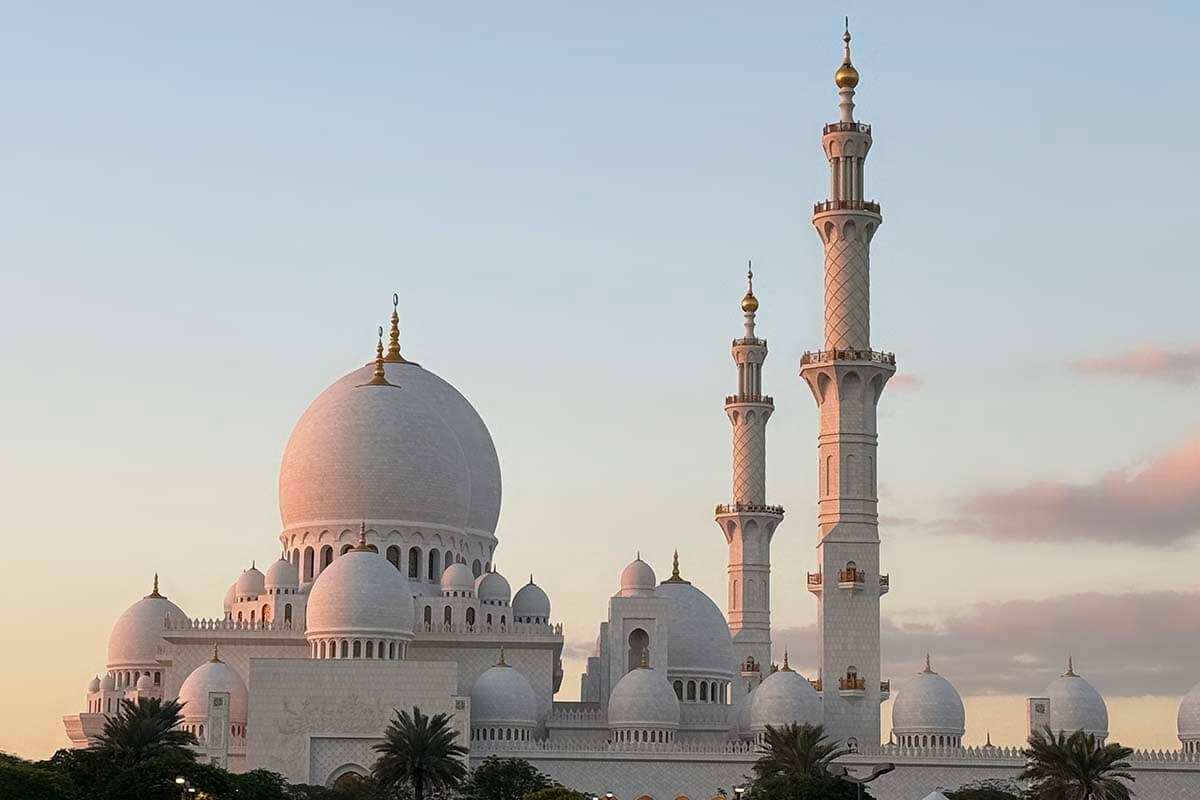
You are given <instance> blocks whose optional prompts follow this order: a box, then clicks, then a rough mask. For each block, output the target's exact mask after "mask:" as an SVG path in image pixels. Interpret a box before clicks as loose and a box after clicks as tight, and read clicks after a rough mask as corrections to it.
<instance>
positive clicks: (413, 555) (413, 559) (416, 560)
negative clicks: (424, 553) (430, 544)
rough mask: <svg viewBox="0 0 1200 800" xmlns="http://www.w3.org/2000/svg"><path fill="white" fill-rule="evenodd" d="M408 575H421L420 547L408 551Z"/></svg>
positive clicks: (416, 576)
mask: <svg viewBox="0 0 1200 800" xmlns="http://www.w3.org/2000/svg"><path fill="white" fill-rule="evenodd" d="M408 577H410V578H420V577H421V548H419V547H414V548H412V549H411V550H409V551H408Z"/></svg>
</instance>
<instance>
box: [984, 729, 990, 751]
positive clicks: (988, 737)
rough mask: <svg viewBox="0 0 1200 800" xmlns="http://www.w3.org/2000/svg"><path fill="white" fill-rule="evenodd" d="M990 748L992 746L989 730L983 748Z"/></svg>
mask: <svg viewBox="0 0 1200 800" xmlns="http://www.w3.org/2000/svg"><path fill="white" fill-rule="evenodd" d="M991 746H992V732H991V731H990V730H989V731H988V732H987V744H985V745H984V747H991Z"/></svg>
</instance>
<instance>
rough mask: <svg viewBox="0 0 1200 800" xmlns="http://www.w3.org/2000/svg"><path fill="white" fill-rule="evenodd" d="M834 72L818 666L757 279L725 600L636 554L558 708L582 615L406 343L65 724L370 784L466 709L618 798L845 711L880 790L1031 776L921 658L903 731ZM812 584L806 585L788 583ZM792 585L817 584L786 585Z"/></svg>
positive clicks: (735, 779)
mask: <svg viewBox="0 0 1200 800" xmlns="http://www.w3.org/2000/svg"><path fill="white" fill-rule="evenodd" d="M843 39H844V41H845V49H844V58H843V61H842V64H841V66H840V67H839V68H838V69H837V71H836V73H835V82H836V85H837V88H838V93H839V97H840V103H839V109H840V117H839V119H838V120H837V121H835V122H831V123H829V124H827V125H825V127H824V130H823V132H822V136H821V146H822V148H823V150H824V152H825V155H826V157H827V159H828V162H829V170H830V185H829V197H828V199H826V200H823V201H821V202H819V203H817V204H816V205H815V207H814V209H813V217H812V222H813V226H814V227H815V229H816V231H817V234H818V235H819V236H820V238H821V241H822V242H823V244H824V248H825V298H824V305H825V316H824V323H825V324H824V328H825V331H824V334H825V338H824V345H823V347H822V348H821V349H820V350H816V351H811V352H808V353H805V355H804V356H803V358H802V359H801V363H800V376H801V378H802V379H803V380H804V381H805V383H806V384H807V385H808V387H809V389H810V390H811V392H812V395H813V398H814V401H815V402H816V404H817V407H818V409H819V420H820V421H819V431H818V438H817V442H818V444H817V458H818V465H819V477H818V483H819V485H818V515H817V547H816V563H815V565H814V566H813V571H809V572H807V575H806V578H805V584H806V585H805V588H806V589H807V590H808V591H809V592H810V593H811V594H812V595H813V596H814V597H815V600H816V604H817V620H818V629H819V641H818V645H817V646H818V652H817V653H816V663H817V664H818V665H819V667H818V670H819V671H818V673H817V674H816V675H811V676H803V675H801V674H800V673H798V672H796V671H795V670H793V669H792V668H791V666H790V664H789V657H788V654H786V653H784V654H783V657H782V663H781V665H780V666H778V667H777V666H776V665H775V664H774V663H773V656H774V653H773V651H772V644H771V625H770V602H771V596H772V591H771V540H772V537H773V536H774V534H775V531H776V530H777V528H778V527H779V525H780V524H782V522H783V519H784V510H783V509H782V508H780V507H779V506H776V505H772V504H771V503H770V502H769V500H768V497H767V492H766V488H767V487H766V426H767V422H768V420H769V419H770V418H771V415H772V413H773V411H774V403H773V400H772V398H771V397H770V395H768V394H765V393H764V390H765V387H764V386H763V381H762V365H763V362H764V360H765V359H766V356H767V342H766V340H765V339H763V338H760V337H759V336H758V332H757V329H756V325H757V314H758V310H759V301H758V299H757V297H756V296H755V294H754V290H753V283H752V279H753V275H752V274H748V275H747V283H748V285H747V290H746V293H745V296H744V297H743V298H742V300H741V312H742V326H743V329H742V330H741V331H740V332H739V333H740V335H739V336H738V337H737V338H735V339H734V340H733V343H732V356H733V361H734V364H735V366H736V375H737V386H736V389H735V390H734V392H733V393H732V394H730V395H729V396H728V397H726V398H725V403H724V407H725V413H726V415H727V417H728V418H729V422H730V425H731V427H732V440H733V444H732V453H733V458H732V492H731V496H730V498H729V502H727V503H723V504H721V505H718V506H717V507H716V510H715V521H716V524H717V526H718V528H719V529H720V532H721V535H723V536H724V537H725V540H726V542H727V543H728V546H729V558H728V585H727V587H726V589H727V598H726V603H725V610H724V612H723V611H722V610H721V608H720V607H719V606H718V605H717V603H716V602H714V600H713V599H712V598H711V597H709V595H708V594H706V593H705V592H704V591H702V590H701V589H700V588H698V587H696V586H694V585H693V584H692V583H690V582H689V581H688V580H687V579H686V577H685V575H686V572H685V566H684V565H683V564H681V562H680V559H679V556H678V554H676V557H675V561H674V563H673V564H672V565H671V568H670V574H669V576H668V577H666V578H665V579H664V580H659V576H658V575H657V574H656V573H655V570H654V569H653V568H652V566H651V565H650V564H648V563H646V562H644V561H642V560H641V558H640V557H639V558H636V559H634V560H633V561H632V562H630V563H629V565H628V566H627V567H625V569H624V570H623V571H622V572H621V574H620V576H618V577H617V580H616V586H617V590H616V591H615V592H614V593H613V595H612V596H611V598H610V599H609V602H608V613H607V618H606V619H604V620H603V621H601V622H600V623H599V630H598V635H597V637H596V644H595V648H594V650H593V651H592V654H591V656H590V657H589V658H588V659H587V666H586V670H585V672H584V673H583V674H582V676H580V679H579V680H580V684H579V685H580V690H579V697H580V699H579V700H578V701H569V702H568V701H558V700H555V695H556V694H557V693H558V692H559V690H560V688H561V687H562V683H563V679H564V674H563V668H562V650H563V629H562V626H561V625H560V624H556V623H555V622H554V618H553V615H552V606H551V600H550V598H549V597H548V596H547V594H546V592H545V591H544V590H543V589H542V588H540V587H539V586H538V585H537V584H536V583H535V582H534V580H533V577H532V576H529V579H528V581H527V582H525V583H524V584H523V585H521V586H519V587H518V588H517V590H516V591H515V592H514V591H513V590H512V584H511V583H510V582H509V580H508V579H507V578H506V577H505V576H504V575H502V574H501V573H500V572H498V571H497V569H496V566H495V553H496V547H497V544H498V540H497V537H496V533H495V532H496V524H497V520H498V518H499V514H500V501H501V476H500V465H499V460H498V458H497V455H496V450H495V447H494V446H493V443H492V439H491V436H490V435H489V433H488V429H487V427H486V426H485V424H484V422H483V420H482V419H481V418H480V417H479V415H478V414H477V413H476V411H475V409H474V408H473V407H472V406H471V404H470V403H469V402H468V401H467V400H466V399H465V398H464V397H463V396H462V395H461V394H460V393H459V392H458V391H457V390H456V389H455V388H454V387H453V386H451V385H450V384H449V383H447V382H446V381H444V380H442V379H441V378H439V377H438V376H437V375H436V374H434V373H433V372H431V371H430V370H428V369H426V368H425V367H423V366H422V365H421V364H418V363H416V362H415V361H412V360H410V359H409V358H407V357H406V356H404V355H402V354H401V349H400V337H399V318H398V313H397V310H396V309H395V306H396V303H397V301H396V299H395V298H393V311H392V316H391V332H390V337H389V341H388V343H387V345H386V348H385V346H384V343H383V331H382V329H380V341H379V344H378V347H377V350H376V356H375V359H374V361H373V362H371V363H368V364H366V365H365V366H362V367H359V368H357V369H354V370H352V371H350V372H349V373H347V374H346V375H344V376H343V377H341V378H340V379H338V380H337V381H335V382H334V383H333V384H332V385H331V386H330V387H329V388H327V389H326V390H325V391H324V392H322V393H321V394H320V395H319V396H318V397H317V398H316V399H315V400H314V401H313V402H312V404H311V405H310V406H309V407H308V409H307V410H306V411H305V412H304V414H303V416H301V418H300V420H299V421H298V422H297V423H296V426H295V428H294V430H293V431H292V434H291V437H290V439H289V441H288V443H287V446H286V449H285V450H284V454H283V463H282V467H281V469H280V475H279V511H280V517H281V520H282V531H281V532H280V534H279V545H280V549H281V555H280V557H279V559H278V560H277V561H275V562H274V563H272V564H269V565H267V567H266V569H265V570H263V571H260V570H259V569H258V568H257V567H256V566H255V565H254V564H251V565H250V567H249V568H248V569H246V570H245V571H244V572H242V574H240V575H238V576H236V580H234V581H233V583H232V584H231V585H230V586H229V588H228V590H227V591H226V592H225V595H224V598H223V602H222V613H221V614H220V615H219V616H216V617H213V618H201V617H196V616H192V615H190V614H188V613H186V612H185V611H184V610H183V609H181V608H180V607H179V606H177V605H176V604H175V603H173V602H171V600H170V599H168V597H167V596H166V594H164V593H163V591H162V590H161V589H160V586H159V581H158V576H155V578H154V583H153V588H152V589H151V591H150V593H149V594H147V595H146V596H145V597H142V598H141V599H139V600H137V601H136V602H134V603H133V605H131V606H130V607H129V608H128V609H126V611H125V612H124V613H123V614H121V616H120V617H119V618H118V619H117V621H116V623H115V624H114V625H113V628H112V633H111V635H110V637H109V642H108V654H107V658H106V660H105V664H104V668H103V670H101V671H100V675H99V676H97V677H95V678H93V679H92V680H91V682H90V683H89V684H88V686H87V692H86V697H85V701H84V710H83V711H82V712H80V713H78V714H72V715H70V716H67V717H65V718H64V720H63V722H64V725H65V728H66V733H67V736H68V738H69V739H70V741H71V744H72V746H75V747H86V746H88V744H89V743H91V742H94V741H95V739H96V737H97V736H98V735H99V734H100V733H101V731H102V729H103V725H104V721H105V719H106V718H107V717H108V716H110V715H112V714H114V713H115V712H116V711H117V709H118V707H119V703H120V701H121V700H122V699H126V698H138V697H161V698H176V697H177V698H179V700H180V701H181V702H183V704H184V706H183V710H184V721H183V725H184V727H185V728H186V729H187V730H189V731H191V732H193V733H194V734H195V735H196V737H197V739H198V741H199V744H198V746H197V755H198V757H199V758H200V759H201V760H202V761H204V762H207V763H212V764H215V765H218V766H222V767H225V768H228V769H230V770H234V771H243V770H249V769H256V768H265V769H270V770H273V771H276V772H279V773H281V774H283V775H284V776H285V777H286V778H287V779H288V780H290V781H292V782H300V783H311V784H322V785H335V784H337V782H338V781H339V779H343V777H344V776H347V775H352V774H359V775H361V774H365V773H367V772H368V771H369V768H370V766H371V764H372V762H373V760H374V758H373V755H372V751H371V746H372V745H373V744H375V743H376V742H378V741H379V740H380V738H381V735H382V732H383V730H384V728H385V727H386V725H387V723H388V721H389V719H390V718H391V717H392V715H393V709H396V708H410V707H412V706H414V705H415V706H419V707H420V708H421V709H422V710H423V711H425V712H426V713H430V714H432V713H437V712H446V713H448V714H452V715H453V724H454V725H455V726H457V729H458V731H459V733H460V735H461V740H462V741H463V742H464V743H465V744H467V745H468V746H469V748H470V761H471V763H472V765H474V764H477V763H479V762H480V761H481V760H482V759H483V758H485V757H486V756H488V755H494V754H500V755H505V756H510V757H517V758H524V759H526V760H528V761H530V762H532V763H533V764H534V765H536V766H537V767H538V768H539V769H541V770H543V771H544V772H546V773H548V774H550V775H551V776H553V777H554V778H556V779H558V780H560V781H562V782H563V783H564V784H566V785H568V786H572V787H575V788H579V789H581V790H585V791H591V792H595V793H597V794H599V793H606V792H611V793H612V794H613V795H615V796H616V797H618V798H621V800H635V798H637V799H638V800H654V799H655V798H658V799H659V800H688V799H689V798H692V799H693V800H696V799H699V798H705V799H706V800H707V798H712V797H714V796H715V795H716V794H717V793H718V789H719V788H724V789H725V790H726V791H732V790H733V789H734V787H735V786H737V785H739V784H741V783H743V782H744V780H745V776H746V775H748V774H749V773H750V771H751V766H752V764H753V762H754V760H755V758H756V757H757V752H756V751H757V747H758V741H759V740H760V738H761V736H762V734H763V731H764V730H765V729H766V727H767V726H768V725H775V726H778V725H782V724H784V723H790V722H809V723H824V725H825V726H826V728H827V729H828V730H829V732H830V733H831V734H832V736H834V737H836V738H837V739H839V740H841V741H842V742H844V743H845V744H846V746H847V747H848V748H849V749H850V751H851V752H850V754H849V755H847V756H844V757H843V759H842V762H843V763H845V764H846V765H847V767H848V768H849V769H850V770H851V771H855V770H859V769H862V770H864V771H865V770H869V769H870V767H871V766H873V765H875V764H879V763H883V762H888V763H892V764H894V765H895V767H896V768H895V770H894V771H892V772H890V773H888V774H887V775H884V776H883V777H882V778H880V779H879V781H877V782H876V783H875V784H872V787H871V788H872V792H873V793H874V794H875V795H876V796H877V797H879V798H883V799H884V800H889V799H890V798H896V800H900V799H901V798H915V797H922V796H924V795H925V794H926V793H927V792H930V791H934V790H936V789H937V788H939V787H945V788H954V787H956V786H958V785H960V784H962V783H966V782H968V781H971V780H978V779H981V778H990V777H1011V776H1013V775H1015V774H1017V773H1018V772H1019V771H1020V770H1021V768H1022V766H1023V761H1022V759H1021V757H1020V753H1019V748H1017V747H995V746H992V745H991V743H990V741H989V743H988V744H987V745H986V746H983V747H966V746H964V745H963V734H964V731H965V728H966V721H965V714H964V710H963V703H962V700H961V698H960V697H959V694H958V692H957V691H956V690H955V688H954V686H953V684H952V683H951V681H950V680H949V679H948V678H947V677H944V676H942V675H939V674H938V673H937V672H936V671H935V670H934V668H933V667H934V663H933V661H932V660H931V659H927V660H926V663H925V667H924V669H923V670H922V671H921V672H920V673H919V674H917V675H915V676H911V677H909V678H907V679H906V680H904V682H903V683H902V684H901V685H900V686H898V688H897V690H896V691H897V696H896V701H895V703H894V704H893V708H892V715H891V726H890V729H891V734H890V737H889V741H888V742H887V743H881V735H880V731H881V729H882V726H881V720H880V704H881V703H882V702H883V701H884V700H886V699H887V698H888V697H889V695H890V693H891V691H892V689H891V683H890V681H889V680H888V679H887V678H885V677H884V676H883V673H882V663H881V653H880V604H881V602H882V599H883V597H884V596H885V595H886V594H887V592H888V589H889V586H890V580H889V575H888V574H887V573H885V572H883V567H884V565H882V564H881V563H880V558H879V531H878V522H879V519H878V513H877V500H878V498H877V485H878V484H877V475H876V463H877V462H876V447H877V431H876V407H877V404H878V402H879V400H880V397H881V396H882V393H883V390H884V388H885V387H886V385H887V382H888V380H889V379H890V378H891V377H892V375H893V374H894V373H895V370H896V359H895V356H894V355H893V354H892V353H888V352H881V351H876V350H873V349H872V345H871V343H870V291H869V286H870V281H869V263H870V262H869V253H870V244H871V240H872V239H873V237H874V235H875V233H876V231H877V230H878V228H879V226H880V224H881V223H882V215H881V211H880V206H879V204H878V203H876V202H874V201H871V200H868V199H866V195H865V193H864V177H865V175H864V163H865V160H866V157H867V154H868V152H869V151H870V148H871V144H872V133H871V126H870V125H868V124H866V123H863V122H859V121H856V120H855V118H854V107H855V105H854V96H855V88H856V86H857V85H858V82H859V75H858V72H857V70H856V69H855V67H854V66H853V65H852V64H851V60H850V34H849V32H848V31H847V32H846V34H845V36H844V37H843ZM781 588H782V589H783V591H784V592H787V593H789V594H793V593H795V592H796V591H797V587H796V586H795V585H793V584H787V585H785V586H783V587H781ZM789 599H790V601H791V602H795V601H796V599H795V598H794V597H791V598H789ZM1027 716H1028V720H1029V726H1030V729H1034V728H1040V727H1041V726H1043V725H1049V726H1050V727H1051V728H1052V729H1054V730H1066V731H1074V730H1079V729H1082V730H1085V731H1088V732H1090V733H1094V734H1096V735H1097V736H1098V737H1100V738H1101V739H1103V738H1104V737H1105V736H1107V734H1108V712H1107V709H1106V707H1105V703H1104V699H1103V698H1102V697H1101V696H1100V694H1099V693H1098V692H1097V691H1096V689H1095V688H1093V686H1092V685H1091V684H1090V683H1088V681H1087V680H1086V679H1085V678H1084V677H1081V676H1080V675H1079V674H1077V673H1076V672H1075V669H1074V665H1073V664H1070V663H1068V664H1067V669H1066V672H1065V673H1064V674H1063V676H1062V677H1060V678H1058V679H1056V680H1055V681H1054V682H1053V683H1051V684H1050V686H1048V687H1046V689H1045V691H1044V692H1042V693H1041V695H1040V696H1036V697H1031V698H1029V700H1028V701H1027ZM1178 733H1179V739H1180V742H1181V748H1180V749H1179V750H1178V751H1173V752H1142V751H1139V752H1138V753H1137V754H1136V755H1135V757H1134V759H1133V763H1134V772H1135V774H1136V775H1137V779H1138V783H1137V784H1136V787H1137V790H1138V793H1139V795H1141V796H1145V797H1154V798H1160V799H1162V798H1166V799H1167V800H1170V799H1171V798H1185V797H1189V798H1190V797H1195V796H1196V795H1197V794H1198V791H1197V789H1198V788H1200V685H1198V686H1197V687H1196V688H1194V689H1192V691H1191V692H1190V693H1189V694H1188V695H1187V696H1186V697H1185V698H1184V699H1183V701H1182V703H1181V705H1180V708H1179V731H1178Z"/></svg>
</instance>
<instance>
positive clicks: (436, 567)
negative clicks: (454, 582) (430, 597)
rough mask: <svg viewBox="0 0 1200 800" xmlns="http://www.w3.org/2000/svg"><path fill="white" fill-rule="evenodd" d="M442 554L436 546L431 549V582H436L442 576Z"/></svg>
mask: <svg viewBox="0 0 1200 800" xmlns="http://www.w3.org/2000/svg"><path fill="white" fill-rule="evenodd" d="M441 566H442V554H441V553H439V552H438V549H437V548H436V547H434V548H431V549H430V550H429V582H430V583H436V582H437V580H438V578H440V577H442V570H441Z"/></svg>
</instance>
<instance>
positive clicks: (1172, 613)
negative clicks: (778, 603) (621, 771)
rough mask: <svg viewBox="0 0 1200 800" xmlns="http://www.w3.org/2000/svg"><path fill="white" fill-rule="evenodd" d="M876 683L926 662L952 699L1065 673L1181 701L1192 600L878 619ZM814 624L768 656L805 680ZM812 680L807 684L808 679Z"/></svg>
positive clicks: (897, 680) (785, 634)
mask: <svg viewBox="0 0 1200 800" xmlns="http://www.w3.org/2000/svg"><path fill="white" fill-rule="evenodd" d="M881 628H882V629H881V633H882V644H881V646H882V652H883V663H884V670H883V672H884V677H885V678H892V679H894V683H893V687H894V688H900V687H902V686H903V684H904V682H906V681H907V680H908V679H909V677H910V676H912V675H915V674H916V673H917V672H918V670H920V668H921V667H922V665H923V662H924V658H925V653H926V652H929V653H931V654H932V663H933V668H934V670H936V671H937V672H939V673H941V674H942V675H944V676H945V677H946V678H947V679H948V680H950V681H951V682H952V683H953V684H954V685H955V686H956V687H957V688H958V690H959V692H960V693H961V694H963V695H964V696H965V695H971V696H977V695H990V694H1016V695H1023V696H1026V697H1030V696H1036V695H1040V694H1041V693H1042V691H1043V690H1044V689H1045V687H1046V686H1047V685H1048V684H1049V683H1050V681H1052V680H1054V678H1056V677H1057V676H1059V675H1061V674H1062V673H1063V672H1064V671H1065V670H1066V666H1067V657H1068V656H1073V657H1074V661H1075V671H1076V672H1078V673H1079V674H1080V675H1083V676H1084V677H1085V678H1087V679H1088V680H1089V681H1091V682H1092V683H1093V684H1094V685H1095V686H1096V688H1097V689H1099V690H1100V691H1101V693H1103V694H1106V695H1108V696H1111V697H1136V696H1141V695H1165V696H1171V697H1177V696H1180V695H1183V694H1184V693H1185V692H1187V691H1188V689H1190V688H1191V687H1192V686H1194V685H1195V684H1196V683H1197V682H1198V681H1200V592H1165V591H1164V592H1141V593H1130V594H1101V593H1081V594H1071V595H1062V596H1059V597H1051V598H1046V599H1042V600H1011V601H1006V602H1000V603H979V604H974V605H971V606H969V607H967V608H966V609H965V610H964V611H963V612H962V613H960V614H957V615H955V616H952V617H950V618H948V619H946V620H944V621H943V622H941V623H938V624H931V623H928V622H924V621H905V620H904V619H903V618H900V619H896V618H885V619H884V620H883V622H882V626H881ZM816 636H817V632H816V628H815V626H811V625H809V626H804V627H798V628H784V629H777V630H775V631H773V632H772V639H773V640H774V642H775V647H776V649H777V650H779V651H780V652H782V649H783V648H785V647H786V648H787V649H788V650H789V651H790V656H791V662H792V664H793V665H795V666H796V667H797V668H798V669H801V670H802V671H804V672H805V674H808V673H810V672H815V667H814V664H815V661H816V642H817V639H816ZM810 677H812V676H810Z"/></svg>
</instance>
